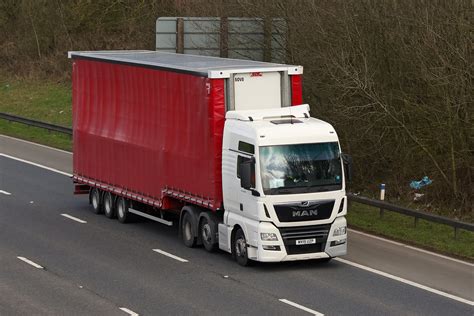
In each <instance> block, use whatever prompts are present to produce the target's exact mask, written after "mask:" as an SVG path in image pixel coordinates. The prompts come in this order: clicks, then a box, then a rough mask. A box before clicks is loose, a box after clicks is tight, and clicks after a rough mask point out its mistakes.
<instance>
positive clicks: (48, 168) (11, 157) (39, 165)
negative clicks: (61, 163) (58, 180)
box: [0, 153, 72, 177]
mask: <svg viewBox="0 0 474 316" xmlns="http://www.w3.org/2000/svg"><path fill="white" fill-rule="evenodd" d="M0 157H5V158H10V159H12V160H16V161H20V162H23V163H26V164H29V165H32V166H35V167H38V168H42V169H45V170H49V171H52V172H56V173H59V174H62V175H63V176H67V177H72V174H70V173H67V172H64V171H61V170H58V169H54V168H51V167H47V166H44V165H41V164H39V163H36V162H33V161H29V160H25V159H21V158H18V157H13V156H10V155H7V154H4V153H0Z"/></svg>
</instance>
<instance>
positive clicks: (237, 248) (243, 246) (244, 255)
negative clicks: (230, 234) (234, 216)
mask: <svg viewBox="0 0 474 316" xmlns="http://www.w3.org/2000/svg"><path fill="white" fill-rule="evenodd" d="M247 247H248V246H247V240H246V239H245V234H244V232H243V230H242V229H241V228H238V229H237V231H236V232H235V237H234V240H233V242H232V254H233V255H234V258H235V261H237V263H238V264H239V265H241V266H243V267H245V266H248V265H250V262H251V261H250V259H249V257H248V251H247Z"/></svg>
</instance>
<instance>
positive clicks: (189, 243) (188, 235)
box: [181, 212, 196, 248]
mask: <svg viewBox="0 0 474 316" xmlns="http://www.w3.org/2000/svg"><path fill="white" fill-rule="evenodd" d="M195 227H196V225H194V220H193V217H192V215H191V214H189V212H186V213H184V214H183V218H182V219H181V236H182V238H183V243H184V245H185V246H186V247H189V248H192V247H194V246H196V234H195V233H194V229H195Z"/></svg>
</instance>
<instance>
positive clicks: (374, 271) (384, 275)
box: [334, 258, 474, 306]
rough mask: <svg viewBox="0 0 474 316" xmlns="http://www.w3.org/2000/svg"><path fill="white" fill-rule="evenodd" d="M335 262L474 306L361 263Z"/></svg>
mask: <svg viewBox="0 0 474 316" xmlns="http://www.w3.org/2000/svg"><path fill="white" fill-rule="evenodd" d="M334 260H336V261H339V262H342V263H345V264H347V265H350V266H353V267H356V268H359V269H362V270H365V271H368V272H372V273H374V274H377V275H380V276H383V277H386V278H388V279H392V280H394V281H398V282H401V283H404V284H408V285H411V286H413V287H416V288H419V289H421V290H425V291H427V292H430V293H433V294H437V295H440V296H443V297H446V298H450V299H452V300H455V301H458V302H460V303H464V304H467V305H471V306H474V302H473V301H470V300H468V299H465V298H462V297H459V296H456V295H453V294H449V293H446V292H443V291H440V290H437V289H434V288H432V287H429V286H427V285H423V284H420V283H417V282H414V281H410V280H407V279H404V278H402V277H399V276H396V275H393V274H390V273H387V272H383V271H380V270H377V269H374V268H370V267H367V266H364V265H362V264H360V263H356V262H352V261H349V260H346V259H342V258H334Z"/></svg>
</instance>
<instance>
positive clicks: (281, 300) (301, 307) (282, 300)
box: [279, 298, 324, 316]
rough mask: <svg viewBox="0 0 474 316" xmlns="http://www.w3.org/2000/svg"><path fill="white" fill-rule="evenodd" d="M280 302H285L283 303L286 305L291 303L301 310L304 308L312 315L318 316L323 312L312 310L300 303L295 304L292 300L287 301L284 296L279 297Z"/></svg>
mask: <svg viewBox="0 0 474 316" xmlns="http://www.w3.org/2000/svg"><path fill="white" fill-rule="evenodd" d="M279 301H280V302H282V303H285V304H288V305H291V306H293V307H296V308H299V309H301V310H304V311H305V312H308V313H310V314H313V315H318V316H324V314H322V313H320V312H317V311H315V310H312V309H311V308H308V307H305V306H303V305H300V304H297V303H295V302H292V301H289V300H287V299H285V298H280V299H279Z"/></svg>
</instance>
